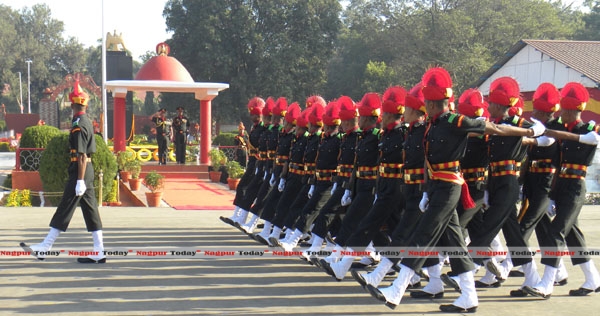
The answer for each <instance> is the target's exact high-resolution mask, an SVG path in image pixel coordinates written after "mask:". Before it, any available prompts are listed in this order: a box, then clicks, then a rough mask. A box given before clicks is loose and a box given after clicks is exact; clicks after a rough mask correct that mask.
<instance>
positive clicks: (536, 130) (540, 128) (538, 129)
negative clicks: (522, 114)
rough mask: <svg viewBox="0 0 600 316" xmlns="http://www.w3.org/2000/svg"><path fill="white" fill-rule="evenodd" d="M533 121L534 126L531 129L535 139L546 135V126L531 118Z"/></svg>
mask: <svg viewBox="0 0 600 316" xmlns="http://www.w3.org/2000/svg"><path fill="white" fill-rule="evenodd" d="M531 121H532V122H533V125H532V126H531V127H530V129H531V130H533V137H538V136H541V135H542V134H544V132H545V131H546V127H545V126H544V124H543V123H542V122H540V121H538V120H536V119H534V118H533V117H532V118H531Z"/></svg>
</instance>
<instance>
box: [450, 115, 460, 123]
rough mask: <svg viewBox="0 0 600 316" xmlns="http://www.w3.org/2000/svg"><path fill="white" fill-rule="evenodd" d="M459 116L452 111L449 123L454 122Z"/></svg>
mask: <svg viewBox="0 0 600 316" xmlns="http://www.w3.org/2000/svg"><path fill="white" fill-rule="evenodd" d="M457 117H458V114H456V113H452V114H450V115H449V116H448V123H452V122H454V119H455V118H457Z"/></svg>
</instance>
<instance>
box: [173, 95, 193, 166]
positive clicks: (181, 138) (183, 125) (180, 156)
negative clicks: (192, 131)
mask: <svg viewBox="0 0 600 316" xmlns="http://www.w3.org/2000/svg"><path fill="white" fill-rule="evenodd" d="M189 128H190V121H189V120H188V118H187V117H186V116H185V115H183V107H182V106H178V107H177V116H176V117H175V118H173V134H174V135H173V143H174V144H175V161H177V163H178V164H185V145H186V143H187V133H188V129H189Z"/></svg>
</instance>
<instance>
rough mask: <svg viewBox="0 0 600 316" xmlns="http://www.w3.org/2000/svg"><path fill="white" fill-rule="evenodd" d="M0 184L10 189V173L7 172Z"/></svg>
mask: <svg viewBox="0 0 600 316" xmlns="http://www.w3.org/2000/svg"><path fill="white" fill-rule="evenodd" d="M2 186H3V187H5V188H7V189H8V190H10V189H12V174H7V175H6V178H4V183H2Z"/></svg>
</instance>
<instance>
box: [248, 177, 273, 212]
mask: <svg viewBox="0 0 600 316" xmlns="http://www.w3.org/2000/svg"><path fill="white" fill-rule="evenodd" d="M266 175H267V177H266V179H265V180H264V181H263V182H262V184H261V185H260V188H259V189H258V193H257V194H256V201H254V204H253V205H252V208H250V212H252V214H254V215H258V216H260V213H261V212H262V209H263V206H264V205H265V198H266V197H267V195H268V194H269V192H271V190H272V187H271V184H270V183H269V180H270V179H271V172H270V171H269V172H267V173H266Z"/></svg>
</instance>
